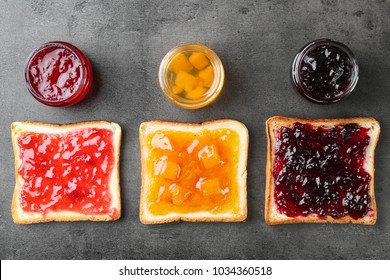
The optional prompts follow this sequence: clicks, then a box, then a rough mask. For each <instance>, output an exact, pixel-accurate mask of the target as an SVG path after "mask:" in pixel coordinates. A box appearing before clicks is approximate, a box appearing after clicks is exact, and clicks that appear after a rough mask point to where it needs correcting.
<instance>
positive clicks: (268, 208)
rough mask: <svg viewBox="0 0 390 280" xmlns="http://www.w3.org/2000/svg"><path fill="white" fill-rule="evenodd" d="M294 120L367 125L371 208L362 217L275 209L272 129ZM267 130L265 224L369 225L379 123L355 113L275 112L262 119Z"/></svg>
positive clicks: (374, 209) (374, 216) (372, 218)
mask: <svg viewBox="0 0 390 280" xmlns="http://www.w3.org/2000/svg"><path fill="white" fill-rule="evenodd" d="M295 122H300V123H303V124H305V123H310V124H311V125H313V126H314V127H319V126H329V127H333V126H337V125H346V124H351V123H357V124H359V125H361V126H364V127H370V128H371V135H370V144H369V146H368V147H367V150H366V162H367V164H366V170H367V171H368V173H369V174H370V175H371V182H370V195H371V208H372V211H371V212H369V213H368V214H367V215H366V216H365V217H363V218H359V219H353V218H352V217H350V216H345V217H342V218H337V219H335V218H333V217H331V216H326V217H325V218H319V217H318V216H317V215H315V214H311V215H308V216H306V217H288V216H287V215H284V214H281V213H279V211H278V210H277V208H276V203H275V201H274V195H273V194H274V178H273V176H272V169H273V162H274V147H275V135H274V131H275V130H277V129H279V128H280V127H290V126H292V125H293V124H294V123H295ZM266 130H267V140H268V144H267V164H266V191H265V211H264V217H265V221H266V223H267V224H269V225H274V224H290V223H334V224H336V223H337V224H341V223H354V224H366V225H373V224H375V223H376V220H377V207H376V201H375V192H374V171H375V169H374V154H375V147H376V144H377V142H378V139H379V134H380V125H379V123H378V121H377V120H375V119H374V118H371V117H356V118H337V119H300V118H293V117H282V116H275V117H271V118H269V119H268V120H267V121H266Z"/></svg>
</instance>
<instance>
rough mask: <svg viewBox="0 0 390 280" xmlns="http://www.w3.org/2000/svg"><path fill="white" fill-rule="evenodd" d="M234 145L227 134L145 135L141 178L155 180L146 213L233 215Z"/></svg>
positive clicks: (234, 139)
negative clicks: (147, 152)
mask: <svg viewBox="0 0 390 280" xmlns="http://www.w3.org/2000/svg"><path fill="white" fill-rule="evenodd" d="M239 141H240V140H239V135H238V134H237V133H236V132H235V131H233V130H230V129H219V130H202V131H200V132H196V133H193V132H183V131H157V132H154V133H150V134H149V135H147V145H148V149H149V150H150V151H151V153H150V155H149V158H148V162H147V163H146V174H154V177H153V178H150V180H151V184H150V186H149V191H148V193H147V199H148V207H149V210H150V212H151V213H152V214H154V215H165V214H168V213H171V212H176V213H190V212H201V211H208V212H211V213H220V212H226V211H230V212H233V213H237V212H238V211H239V205H238V201H237V199H236V198H237V197H238V182H237V179H236V178H237V166H238V156H239V147H240V143H239Z"/></svg>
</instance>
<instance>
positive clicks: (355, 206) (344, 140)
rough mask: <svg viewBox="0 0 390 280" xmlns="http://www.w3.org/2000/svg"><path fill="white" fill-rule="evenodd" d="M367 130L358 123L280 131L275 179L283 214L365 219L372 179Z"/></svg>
mask: <svg viewBox="0 0 390 280" xmlns="http://www.w3.org/2000/svg"><path fill="white" fill-rule="evenodd" d="M368 131H369V128H363V127H360V126H359V125H357V124H348V125H344V126H335V127H333V128H325V127H318V128H314V127H313V126H312V125H310V124H301V123H295V124H294V125H293V127H292V128H288V127H283V128H281V129H279V130H278V131H276V132H275V133H276V135H275V136H276V137H275V139H276V141H275V159H274V169H273V178H274V182H275V192H274V198H275V201H276V204H277V208H278V210H279V212H280V213H283V214H285V215H287V216H289V217H297V216H307V215H310V214H317V215H318V216H319V217H322V218H324V217H325V216H331V217H333V218H340V217H344V216H347V215H350V216H351V217H352V218H354V219H358V218H362V217H364V216H365V215H366V214H367V213H368V212H369V211H370V210H371V208H370V205H371V198H370V191H369V189H370V181H371V176H370V174H368V173H367V172H366V171H365V168H364V161H365V151H366V148H367V146H368V144H369V141H370V136H369V135H368Z"/></svg>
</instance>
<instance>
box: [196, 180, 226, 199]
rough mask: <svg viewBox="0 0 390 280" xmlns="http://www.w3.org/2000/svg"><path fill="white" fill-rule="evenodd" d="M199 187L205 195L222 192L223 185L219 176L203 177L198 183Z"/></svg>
mask: <svg viewBox="0 0 390 280" xmlns="http://www.w3.org/2000/svg"><path fill="white" fill-rule="evenodd" d="M197 188H198V189H200V190H201V192H202V194H203V195H205V196H210V195H219V194H221V187H220V185H219V180H218V178H211V179H204V178H201V179H200V180H199V181H198V183H197Z"/></svg>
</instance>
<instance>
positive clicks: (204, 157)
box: [198, 145, 222, 169]
mask: <svg viewBox="0 0 390 280" xmlns="http://www.w3.org/2000/svg"><path fill="white" fill-rule="evenodd" d="M198 158H199V160H200V161H201V162H202V164H203V166H204V168H206V169H210V168H213V167H214V166H217V165H220V164H221V163H222V160H221V158H220V156H219V154H218V150H217V148H216V147H215V145H206V146H204V147H203V148H202V149H201V150H200V151H199V153H198Z"/></svg>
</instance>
